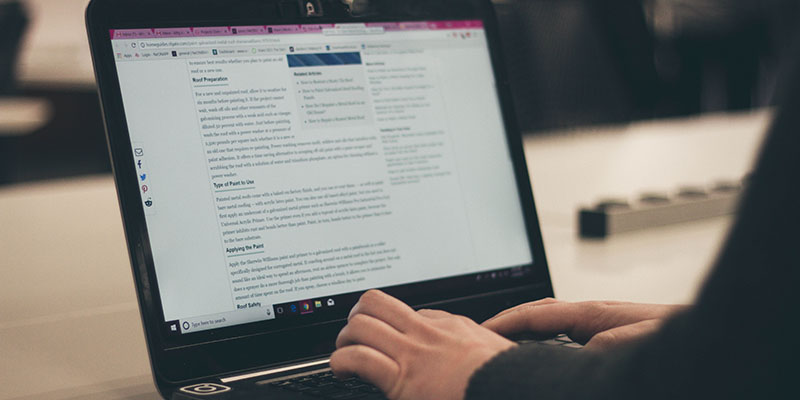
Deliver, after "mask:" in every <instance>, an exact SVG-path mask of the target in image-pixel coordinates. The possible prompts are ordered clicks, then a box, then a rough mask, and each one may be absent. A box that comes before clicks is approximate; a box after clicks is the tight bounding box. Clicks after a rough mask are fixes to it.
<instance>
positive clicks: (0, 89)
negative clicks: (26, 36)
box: [0, 0, 28, 95]
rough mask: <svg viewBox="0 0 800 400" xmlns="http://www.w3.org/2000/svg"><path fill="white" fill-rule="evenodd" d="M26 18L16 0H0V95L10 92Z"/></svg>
mask: <svg viewBox="0 0 800 400" xmlns="http://www.w3.org/2000/svg"><path fill="white" fill-rule="evenodd" d="M27 23H28V18H27V16H26V14H25V10H24V8H23V7H22V3H20V2H19V1H18V0H0V95H2V94H7V93H9V92H11V90H12V89H13V87H14V77H15V71H16V66H17V54H18V53H19V47H20V41H21V39H22V34H23V32H24V31H25V26H26V25H27Z"/></svg>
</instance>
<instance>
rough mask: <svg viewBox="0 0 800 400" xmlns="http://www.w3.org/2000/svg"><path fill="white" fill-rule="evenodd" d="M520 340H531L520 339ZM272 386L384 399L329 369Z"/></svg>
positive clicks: (556, 342) (560, 340)
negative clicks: (339, 376)
mask: <svg viewBox="0 0 800 400" xmlns="http://www.w3.org/2000/svg"><path fill="white" fill-rule="evenodd" d="M521 342H533V340H531V341H527V340H526V341H521ZM536 342H538V343H540V344H544V345H551V346H563V347H569V348H575V349H579V348H582V347H583V346H581V345H580V344H578V343H575V342H573V341H572V340H570V338H569V337H567V336H566V335H558V336H556V337H554V338H552V339H547V340H537V341H536ZM269 385H270V386H272V387H275V388H279V389H283V390H289V391H292V392H299V393H302V394H304V395H307V396H309V398H314V397H316V398H318V399H332V400H349V399H364V400H367V398H369V400H372V399H385V397H384V396H383V394H382V393H381V391H380V389H378V388H377V387H375V386H373V385H371V384H369V383H367V382H364V381H362V380H360V379H359V378H355V377H354V378H348V379H339V378H337V377H336V376H334V375H333V372H331V371H324V372H318V373H315V374H311V375H303V376H298V377H295V378H291V379H285V380H282V381H276V382H271V383H270V384H269Z"/></svg>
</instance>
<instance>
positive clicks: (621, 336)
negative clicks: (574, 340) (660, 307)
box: [586, 319, 662, 350]
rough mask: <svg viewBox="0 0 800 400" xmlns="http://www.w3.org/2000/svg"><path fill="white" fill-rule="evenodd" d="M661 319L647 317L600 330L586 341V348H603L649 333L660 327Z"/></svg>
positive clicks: (636, 338)
mask: <svg viewBox="0 0 800 400" xmlns="http://www.w3.org/2000/svg"><path fill="white" fill-rule="evenodd" d="M661 323H662V320H659V319H648V320H645V321H639V322H637V323H635V324H630V325H624V326H620V327H617V328H614V329H609V330H607V331H603V332H600V333H598V334H596V335H594V336H592V338H591V339H590V340H589V342H588V343H586V348H590V349H598V350H605V349H609V348H612V347H615V346H619V345H621V344H625V343H628V342H631V341H634V340H638V339H641V338H642V337H644V336H647V335H650V334H652V333H653V332H655V331H657V330H658V329H659V328H660V327H661Z"/></svg>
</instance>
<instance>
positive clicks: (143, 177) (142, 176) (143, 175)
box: [139, 174, 147, 182]
mask: <svg viewBox="0 0 800 400" xmlns="http://www.w3.org/2000/svg"><path fill="white" fill-rule="evenodd" d="M139 178H141V179H142V182H144V180H145V179H147V174H141V175H139Z"/></svg>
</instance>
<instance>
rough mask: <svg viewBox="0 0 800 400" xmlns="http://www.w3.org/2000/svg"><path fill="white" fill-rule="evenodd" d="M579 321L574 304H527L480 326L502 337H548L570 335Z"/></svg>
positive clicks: (579, 314)
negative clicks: (532, 335) (531, 334)
mask: <svg viewBox="0 0 800 400" xmlns="http://www.w3.org/2000/svg"><path fill="white" fill-rule="evenodd" d="M580 320H581V312H580V310H579V309H578V308H577V307H576V306H575V304H574V303H560V302H556V303H553V302H550V303H545V304H538V305H537V304H532V303H528V304H523V305H521V306H517V307H515V308H513V309H511V311H510V312H507V313H505V314H503V315H499V316H497V317H495V318H492V319H490V320H488V321H486V322H484V323H483V324H482V325H483V326H484V327H485V328H487V329H489V330H492V331H494V332H496V333H498V334H500V335H503V336H509V335H513V334H515V333H520V332H530V333H534V334H538V335H542V336H550V335H557V334H559V333H567V334H571V333H572V331H573V329H574V328H575V326H576V323H578V322H579V321H580Z"/></svg>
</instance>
